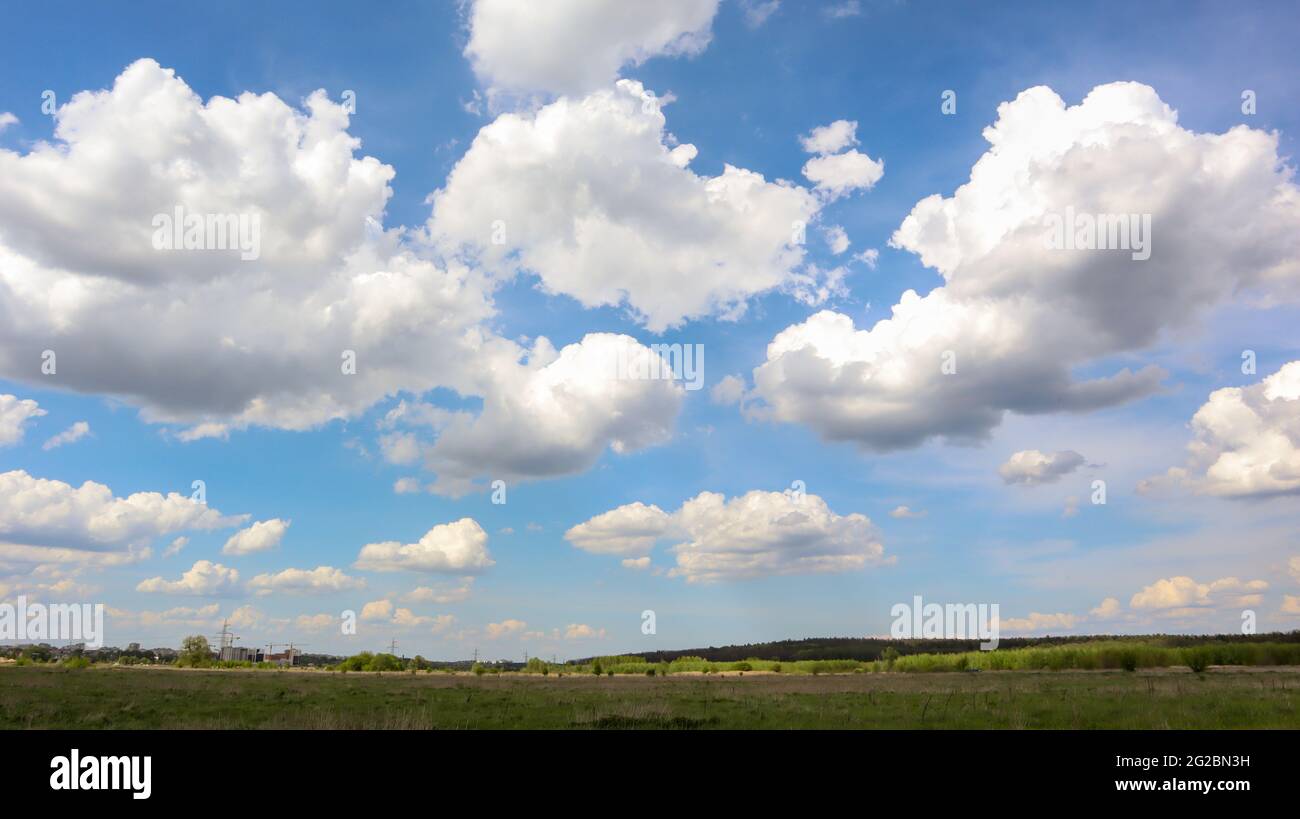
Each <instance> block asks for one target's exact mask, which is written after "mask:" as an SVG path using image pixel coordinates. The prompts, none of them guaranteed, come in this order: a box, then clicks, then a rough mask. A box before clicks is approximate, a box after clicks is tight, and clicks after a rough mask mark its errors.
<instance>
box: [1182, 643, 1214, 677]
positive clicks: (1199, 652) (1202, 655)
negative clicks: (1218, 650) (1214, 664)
mask: <svg viewBox="0 0 1300 819" xmlns="http://www.w3.org/2000/svg"><path fill="white" fill-rule="evenodd" d="M1212 659H1213V656H1212V652H1211V651H1210V649H1208V648H1187V649H1183V662H1184V663H1186V664H1187V667H1188V668H1190V669H1191V670H1192V671H1195V672H1196V673H1197V674H1200V673H1201V672H1203V671H1205V669H1207V668H1209V667H1210V661H1211V660H1212Z"/></svg>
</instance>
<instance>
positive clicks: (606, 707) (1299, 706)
mask: <svg viewBox="0 0 1300 819" xmlns="http://www.w3.org/2000/svg"><path fill="white" fill-rule="evenodd" d="M895 662H896V663H897V662H898V661H895ZM1297 727H1300V669H1298V668H1289V667H1279V666H1273V667H1267V666H1259V667H1254V668H1232V669H1225V668H1213V669H1211V670H1209V671H1207V672H1203V673H1196V672H1193V671H1190V670H1188V669H1187V668H1185V667H1183V668H1162V669H1145V670H1137V671H1133V672H1128V671H1123V670H1116V671H1112V670H1097V671H1081V670H1060V671H1036V670H1021V671H988V672H982V673H973V672H970V671H964V672H963V671H938V670H933V671H931V672H930V673H917V674H909V673H865V672H857V673H854V672H852V671H850V672H847V673H822V672H821V671H820V670H819V671H818V672H817V673H815V674H814V673H811V671H810V672H809V673H785V671H784V670H783V671H782V672H781V673H774V672H772V671H767V672H757V671H754V672H743V671H734V672H722V673H717V674H714V673H709V674H704V673H701V672H682V673H676V674H671V675H668V676H664V675H662V674H655V675H653V676H651V675H648V674H644V673H641V674H634V673H623V674H613V675H610V674H608V673H602V674H600V675H597V674H594V673H585V674H575V673H566V674H564V675H563V676H560V674H558V673H556V674H550V673H548V674H545V675H543V674H540V673H519V672H515V673H500V674H491V673H483V674H473V673H465V672H461V673H447V672H432V671H426V672H415V671H401V672H390V673H376V672H361V673H343V672H339V671H323V670H317V671H306V670H303V671H296V670H281V671H270V670H259V669H252V670H245V669H228V670H202V669H181V668H165V667H121V666H108V665H104V666H93V665H92V666H90V667H88V668H68V667H61V666H58V665H53V664H48V665H46V664H36V665H21V666H20V665H17V664H15V663H6V664H3V665H0V728H4V729H40V728H63V729H146V728H178V729H186V728H203V729H208V728H213V729H248V728H254V729H256V728H306V729H331V728H340V729H348V728H377V729H506V728H534V729H535V728H540V729H621V728H668V729H673V728H677V729H697V728H698V729H755V728H757V729H784V728H813V729H879V728H957V729H976V728H994V729H1040V728H1067V729H1097V728H1126V729H1189V728H1205V729H1216V728H1297Z"/></svg>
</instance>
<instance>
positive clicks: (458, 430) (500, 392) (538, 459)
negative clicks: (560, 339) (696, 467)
mask: <svg viewBox="0 0 1300 819" xmlns="http://www.w3.org/2000/svg"><path fill="white" fill-rule="evenodd" d="M652 356H653V357H655V358H656V359H657V360H659V361H664V359H663V358H662V357H660V356H659V355H658V353H656V352H654V351H652V350H651V349H650V348H648V347H645V346H643V345H641V344H638V343H637V342H636V341H635V340H634V339H632V338H631V337H630V336H624V335H613V334H609V333H592V334H589V335H587V336H586V337H585V338H583V340H582V341H581V342H579V343H576V344H569V345H567V346H565V347H564V348H563V349H562V350H560V351H559V352H558V353H557V352H556V351H555V349H554V348H553V347H552V346H551V345H550V344H549V343H546V342H545V339H543V340H542V342H541V343H539V344H537V345H536V346H535V347H534V349H533V351H532V354H531V355H530V356H529V358H528V360H527V362H526V363H524V364H519V365H515V366H509V367H506V366H502V367H499V368H497V369H496V370H495V372H494V374H493V378H494V379H495V381H494V385H493V388H492V389H491V390H490V391H489V395H488V396H487V397H485V398H484V401H483V409H482V411H481V412H480V413H479V414H478V415H473V416H472V415H469V414H466V413H459V414H455V415H452V416H450V417H449V418H448V419H447V420H446V421H445V424H444V426H443V427H442V428H441V431H440V432H439V434H438V437H437V440H436V441H435V442H434V443H433V444H432V445H431V446H430V447H428V448H427V450H426V452H425V461H426V465H427V466H428V467H429V468H430V469H432V470H434V471H435V472H436V473H437V475H438V480H437V482H436V483H435V484H434V486H433V489H434V490H435V491H438V492H445V493H448V494H460V493H462V492H464V491H467V490H468V489H469V488H470V485H471V482H472V481H473V480H474V479H475V478H480V477H481V478H489V479H494V480H495V479H500V480H505V481H508V482H509V481H514V480H520V479H533V478H543V477H549V476H555V475H565V474H572V473H575V472H580V471H582V470H585V469H587V468H589V467H591V466H592V465H593V464H595V462H596V460H597V459H598V458H599V457H600V455H601V453H603V452H604V451H605V450H606V449H612V450H613V451H614V452H616V453H630V452H635V451H637V450H640V449H644V448H646V447H649V446H652V445H655V444H660V443H663V442H665V441H667V440H668V439H669V438H671V437H672V433H673V429H674V427H675V424H676V420H677V415H678V412H679V410H680V408H681V404H682V399H683V396H684V395H685V389H684V387H683V385H682V384H681V383H680V382H678V381H675V380H672V379H669V378H664V377H654V376H656V375H667V374H668V373H667V372H664V370H666V364H667V362H665V364H664V365H663V367H662V369H661V370H659V371H656V370H653V369H650V368H644V369H642V368H641V364H642V363H643V362H645V361H647V360H650V357H652Z"/></svg>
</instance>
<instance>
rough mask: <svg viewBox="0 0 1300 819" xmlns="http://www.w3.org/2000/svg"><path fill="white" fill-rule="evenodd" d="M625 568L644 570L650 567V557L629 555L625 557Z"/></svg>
mask: <svg viewBox="0 0 1300 819" xmlns="http://www.w3.org/2000/svg"><path fill="white" fill-rule="evenodd" d="M623 568H625V569H632V570H634V571H638V572H643V571H645V570H646V569H648V568H650V558H649V557H648V556H647V557H629V558H624V560H623Z"/></svg>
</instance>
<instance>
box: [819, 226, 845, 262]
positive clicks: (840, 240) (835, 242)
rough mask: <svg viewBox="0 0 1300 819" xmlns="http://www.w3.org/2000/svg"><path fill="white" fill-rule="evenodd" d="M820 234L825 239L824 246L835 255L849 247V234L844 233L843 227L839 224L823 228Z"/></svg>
mask: <svg viewBox="0 0 1300 819" xmlns="http://www.w3.org/2000/svg"><path fill="white" fill-rule="evenodd" d="M822 236H823V237H824V238H825V239H826V246H827V247H829V248H830V249H831V253H834V254H835V255H836V256H838V255H840V254H841V253H843V252H844V251H846V250H848V249H849V234H847V233H845V232H844V228H842V227H840V226H839V225H831V226H830V227H828V228H823V229H822Z"/></svg>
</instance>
